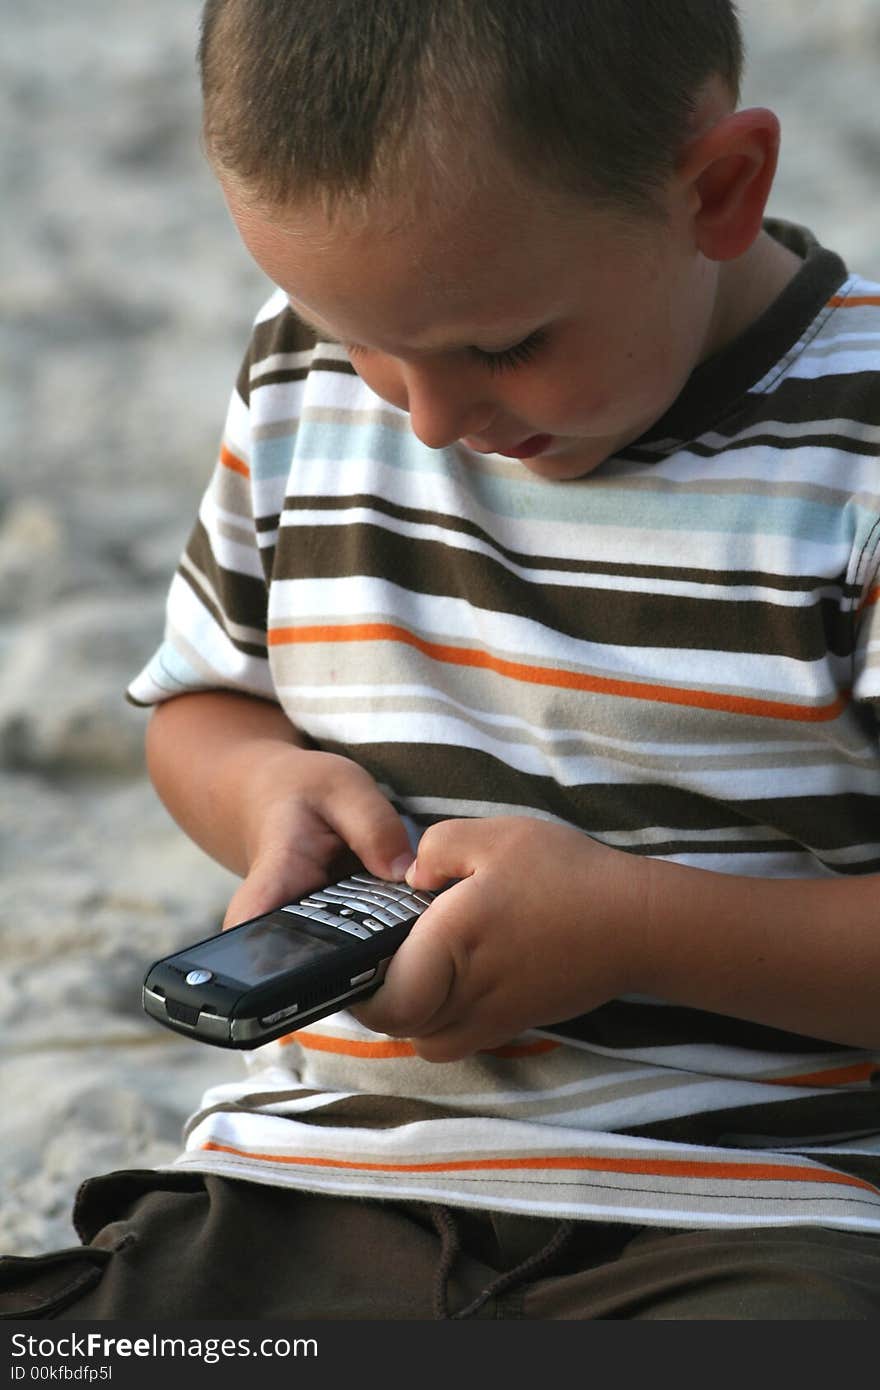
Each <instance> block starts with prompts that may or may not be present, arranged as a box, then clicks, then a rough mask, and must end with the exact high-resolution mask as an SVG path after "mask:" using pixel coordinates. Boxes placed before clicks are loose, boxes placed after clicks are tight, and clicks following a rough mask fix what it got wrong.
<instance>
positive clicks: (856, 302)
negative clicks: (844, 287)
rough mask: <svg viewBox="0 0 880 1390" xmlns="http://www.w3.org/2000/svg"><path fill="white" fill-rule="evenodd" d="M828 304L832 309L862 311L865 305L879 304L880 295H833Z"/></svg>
mask: <svg viewBox="0 0 880 1390" xmlns="http://www.w3.org/2000/svg"><path fill="white" fill-rule="evenodd" d="M828 303H829V304H830V305H831V307H832V309H862V308H864V306H865V305H866V304H880V294H851V295H847V294H835V295H832V297H831V299H829V301H828Z"/></svg>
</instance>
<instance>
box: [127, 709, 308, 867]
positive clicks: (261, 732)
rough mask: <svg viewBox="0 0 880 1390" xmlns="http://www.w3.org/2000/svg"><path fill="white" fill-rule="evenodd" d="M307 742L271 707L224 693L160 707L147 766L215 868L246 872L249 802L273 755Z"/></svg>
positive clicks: (151, 730) (250, 849)
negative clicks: (210, 858)
mask: <svg viewBox="0 0 880 1390" xmlns="http://www.w3.org/2000/svg"><path fill="white" fill-rule="evenodd" d="M307 746H308V741H307V739H306V738H305V736H304V735H303V734H301V733H300V732H299V731H298V730H297V729H296V728H295V727H294V726H293V725H292V724H291V723H290V721H289V720H288V719H287V717H286V715H284V713H283V712H282V711H281V710H280V709H279V707H278V706H277V705H274V704H271V703H269V702H268V701H266V700H259V699H251V698H249V697H248V696H245V695H237V694H234V693H232V692H227V691H205V692H203V693H196V694H190V695H181V696H178V697H177V698H175V699H173V700H168V701H166V702H165V703H164V704H162V705H159V706H158V707H157V708H156V709H155V710H154V711H153V713H152V715H151V718H150V723H149V726H148V729H147V739H146V756H147V768H148V770H149V774H150V777H151V779H152V781H153V785H154V786H155V788H156V790H157V792H158V794H159V796H160V797H161V799H162V801H163V803H164V804H165V806H166V808H167V809H168V811H169V812H170V813H171V815H172V816H173V817H174V819H175V820H176V821H177V823H178V825H180V826H181V828H182V829H183V830H185V831H186V833H187V834H188V835H189V837H190V838H191V839H192V840H194V841H195V842H196V844H198V845H199V846H200V847H201V848H202V849H204V850H205V851H206V853H207V854H210V855H211V857H212V858H213V859H216V860H217V861H218V863H221V864H223V865H225V866H226V868H228V869H231V870H232V871H233V872H234V873H238V874H242V875H243V874H245V873H246V872H247V870H248V868H249V867H250V862H251V858H252V853H253V844H252V837H253V834H254V829H255V824H256V816H255V814H254V810H255V807H254V799H255V797H258V796H259V781H260V778H261V777H263V776H266V775H267V774H268V772H269V768H270V765H271V762H272V760H273V758H275V757H276V756H280V757H285V758H286V757H288V756H289V754H290V752H292V751H293V750H294V749H295V748H297V747H307Z"/></svg>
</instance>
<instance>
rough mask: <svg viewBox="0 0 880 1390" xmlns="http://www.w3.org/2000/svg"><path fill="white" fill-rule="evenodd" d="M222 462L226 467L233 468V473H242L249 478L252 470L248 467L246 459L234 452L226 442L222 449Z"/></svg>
mask: <svg viewBox="0 0 880 1390" xmlns="http://www.w3.org/2000/svg"><path fill="white" fill-rule="evenodd" d="M220 462H221V463H222V465H223V467H224V468H229V469H231V471H232V472H233V473H240V474H241V476H242V477H243V478H249V477H250V476H251V470H250V469H249V468H248V466H247V464H246V463H245V461H244V459H240V458H239V457H238V455H237V454H234V453H233V452H232V450H231V449H229V448H227V446H226V445H225V444H224V445H222V446H221V449H220Z"/></svg>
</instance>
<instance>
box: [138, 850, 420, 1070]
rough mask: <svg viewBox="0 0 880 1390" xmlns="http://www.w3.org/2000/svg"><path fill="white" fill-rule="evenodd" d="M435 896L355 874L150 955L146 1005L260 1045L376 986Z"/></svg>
mask: <svg viewBox="0 0 880 1390" xmlns="http://www.w3.org/2000/svg"><path fill="white" fill-rule="evenodd" d="M436 896H437V894H436V893H425V892H421V891H419V892H415V891H414V890H413V889H412V888H410V887H409V886H408V885H407V884H406V883H391V882H388V881H386V880H385V879H381V878H375V877H374V876H373V875H372V874H368V873H366V872H359V873H353V874H351V875H350V876H349V877H347V878H343V879H340V880H339V881H338V882H336V883H332V884H330V885H328V886H327V887H326V888H321V889H319V890H318V891H317V892H314V893H309V894H307V895H306V896H305V897H303V898H299V899H297V900H296V901H295V902H291V903H286V904H284V906H282V907H279V908H276V909H275V911H273V912H267V913H264V914H263V915H262V916H260V917H252V918H251V919H250V921H247V922H242V923H241V924H240V925H239V926H236V927H231V928H230V929H229V930H228V931H224V932H219V933H218V934H217V935H215V936H209V937H206V938H205V939H204V940H203V941H197V942H195V943H194V944H193V945H192V946H187V947H185V948H184V949H183V950H182V951H178V952H177V953H176V954H175V955H172V956H165V957H163V959H162V960H158V961H156V962H155V963H154V964H153V965H152V966H151V967H150V969H149V970H148V971H147V976H146V979H145V980H144V990H143V1003H144V1008H145V1010H146V1011H147V1013H148V1014H149V1015H150V1017H151V1018H155V1019H157V1020H158V1021H159V1022H160V1023H164V1024H165V1026H166V1027H168V1028H172V1029H173V1030H174V1031H175V1032H177V1033H183V1034H185V1035H186V1036H187V1037H190V1038H196V1039H198V1041H200V1042H206V1043H213V1044H214V1046H215V1047H233V1048H252V1047H259V1046H260V1045H261V1044H262V1043H266V1042H272V1040H273V1039H274V1038H280V1037H282V1036H283V1035H284V1034H285V1033H289V1032H290V1031H291V1030H292V1029H294V1028H298V1027H299V1026H300V1025H301V1024H303V1023H312V1022H314V1021H315V1020H316V1019H319V1018H324V1017H326V1016H327V1015H328V1014H332V1013H336V1012H337V1010H339V1009H343V1008H345V1007H346V1005H348V1004H350V1003H353V1002H354V1001H355V1000H360V999H366V998H367V996H368V995H370V994H372V993H373V992H374V991H375V990H377V989H378V987H379V985H380V984H381V983H382V980H383V979H384V977H385V971H386V970H387V968H388V963H389V961H390V960H391V957H392V956H393V955H394V952H395V951H396V950H397V948H398V946H400V944H401V943H402V942H403V941H404V940H405V939H406V937H407V936H408V935H409V932H410V930H411V928H412V926H413V925H414V923H415V922H417V921H418V919H419V917H420V916H421V914H422V913H423V912H424V911H425V909H426V908H427V907H429V906H430V905H431V903H432V902H433V900H434V898H435V897H436Z"/></svg>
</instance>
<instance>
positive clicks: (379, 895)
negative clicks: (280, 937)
mask: <svg viewBox="0 0 880 1390" xmlns="http://www.w3.org/2000/svg"><path fill="white" fill-rule="evenodd" d="M433 900H434V895H433V894H432V893H421V892H420V893H416V892H414V890H413V889H411V888H410V887H409V885H408V884H406V883H391V882H386V881H385V880H384V879H379V878H373V876H372V875H371V874H352V876H351V878H344V879H340V880H339V882H338V883H331V884H328V885H327V887H326V888H319V889H316V890H315V892H313V893H309V894H308V895H307V896H306V897H304V898H300V899H299V900H298V901H297V902H293V903H288V904H287V905H286V906H285V907H283V908H282V909H281V911H282V912H289V913H291V914H292V915H293V916H295V917H308V918H310V919H311V920H312V921H314V922H321V923H322V924H323V925H324V926H327V927H336V928H337V929H338V930H339V931H342V932H345V933H347V935H349V936H356V937H359V938H360V939H361V940H362V941H367V940H369V938H370V937H371V936H374V935H376V933H378V932H381V931H384V930H385V928H386V927H396V926H398V924H399V923H401V922H410V921H412V919H413V918H414V917H420V916H421V914H422V913H423V912H424V911H425V908H426V907H430V905H431V903H432V902H433Z"/></svg>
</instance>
